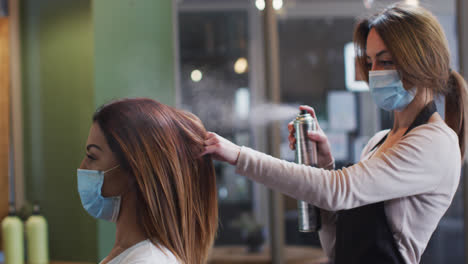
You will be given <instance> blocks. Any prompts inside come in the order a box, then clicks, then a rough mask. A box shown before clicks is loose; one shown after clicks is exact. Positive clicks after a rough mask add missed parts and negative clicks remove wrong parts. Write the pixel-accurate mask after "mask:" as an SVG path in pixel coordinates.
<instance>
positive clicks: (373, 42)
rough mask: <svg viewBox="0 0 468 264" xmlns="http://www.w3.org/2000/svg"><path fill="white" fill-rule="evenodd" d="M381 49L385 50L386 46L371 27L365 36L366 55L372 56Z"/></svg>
mask: <svg viewBox="0 0 468 264" xmlns="http://www.w3.org/2000/svg"><path fill="white" fill-rule="evenodd" d="M382 51H387V46H385V43H384V42H383V40H382V38H381V37H380V36H379V34H378V33H377V31H376V30H375V29H374V28H372V29H371V30H370V32H369V35H368V36H367V45H366V55H367V56H368V57H371V58H374V57H375V56H376V55H377V54H379V53H381V52H382Z"/></svg>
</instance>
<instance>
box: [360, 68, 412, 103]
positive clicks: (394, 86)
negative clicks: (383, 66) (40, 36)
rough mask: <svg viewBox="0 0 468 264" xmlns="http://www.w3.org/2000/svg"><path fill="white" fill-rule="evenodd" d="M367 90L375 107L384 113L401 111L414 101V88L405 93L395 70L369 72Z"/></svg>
mask: <svg viewBox="0 0 468 264" xmlns="http://www.w3.org/2000/svg"><path fill="white" fill-rule="evenodd" d="M369 88H370V92H371V95H372V99H374V102H375V104H376V105H377V106H379V107H380V108H382V109H384V110H386V111H393V110H397V111H402V110H403V109H405V108H406V107H407V106H408V105H409V104H410V103H411V102H412V101H413V99H414V96H415V95H416V87H415V88H413V89H411V91H407V90H406V89H405V88H404V87H403V83H402V81H401V79H400V75H399V74H398V72H397V71H396V70H385V71H370V72H369Z"/></svg>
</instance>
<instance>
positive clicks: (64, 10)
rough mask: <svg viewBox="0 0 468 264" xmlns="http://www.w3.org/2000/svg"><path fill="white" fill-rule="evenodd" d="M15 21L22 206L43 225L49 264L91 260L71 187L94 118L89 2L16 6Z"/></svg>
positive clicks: (91, 246)
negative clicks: (37, 213)
mask: <svg viewBox="0 0 468 264" xmlns="http://www.w3.org/2000/svg"><path fill="white" fill-rule="evenodd" d="M21 19H22V21H21V38H22V58H23V63H22V64H23V69H22V70H23V96H24V98H23V105H24V109H23V110H24V141H25V142H24V161H25V193H26V199H27V200H28V201H30V202H33V201H39V202H40V204H41V206H42V209H43V214H44V215H45V216H46V218H47V220H48V221H49V230H50V231H49V237H50V256H51V258H52V259H55V260H88V261H89V260H96V259H97V242H96V233H97V223H96V221H95V220H94V219H92V218H91V217H89V216H88V215H87V214H86V212H85V211H84V210H83V209H82V207H81V203H80V200H79V196H78V192H77V187H76V168H77V167H79V165H80V162H81V159H82V158H83V156H84V145H85V143H86V137H87V134H88V130H89V127H90V123H91V115H92V113H93V111H94V90H93V86H94V77H93V74H94V71H93V61H94V60H93V43H94V42H93V25H92V13H91V3H90V1H89V0H86V1H85V0H55V1H53V0H41V1H37V0H23V1H21Z"/></svg>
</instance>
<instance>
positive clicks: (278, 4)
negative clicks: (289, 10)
mask: <svg viewBox="0 0 468 264" xmlns="http://www.w3.org/2000/svg"><path fill="white" fill-rule="evenodd" d="M273 8H274V9H275V10H280V9H281V8H283V0H273Z"/></svg>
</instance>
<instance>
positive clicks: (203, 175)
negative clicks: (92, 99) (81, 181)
mask: <svg viewBox="0 0 468 264" xmlns="http://www.w3.org/2000/svg"><path fill="white" fill-rule="evenodd" d="M93 121H94V122H95V123H97V124H98V125H99V127H100V128H101V130H102V131H103V133H104V135H105V137H106V140H107V143H108V144H109V146H110V148H111V150H112V151H113V152H114V154H115V155H116V156H117V158H118V160H119V162H120V164H121V166H122V167H123V168H124V169H125V170H126V171H127V172H129V174H130V175H131V176H132V177H134V178H135V180H136V185H137V190H138V191H137V196H138V200H139V203H138V206H139V208H138V212H139V214H140V222H141V225H142V226H143V228H144V231H145V233H146V236H147V237H148V238H149V239H151V241H152V242H153V244H155V245H162V246H164V247H166V248H167V249H169V250H170V251H171V252H172V253H173V254H174V255H175V256H176V257H177V258H178V259H179V260H180V261H181V262H182V263H187V264H192V263H195V264H198V263H204V262H205V261H206V259H207V256H208V253H209V250H210V248H211V246H212V244H213V240H214V237H215V234H216V230H217V223H218V207H217V193H216V176H215V171H214V167H213V161H212V158H211V156H210V155H207V156H200V154H201V153H202V152H203V150H204V144H203V142H204V139H205V134H206V130H205V128H204V126H203V124H202V122H201V121H200V119H198V118H197V117H196V116H195V115H193V114H191V113H188V112H185V111H181V110H178V109H175V108H173V107H170V106H167V105H164V104H162V103H159V102H157V101H154V100H151V99H147V98H136V99H122V100H118V101H114V102H111V103H109V104H107V105H104V106H102V107H101V108H100V109H98V110H97V111H96V113H95V114H94V117H93Z"/></svg>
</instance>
